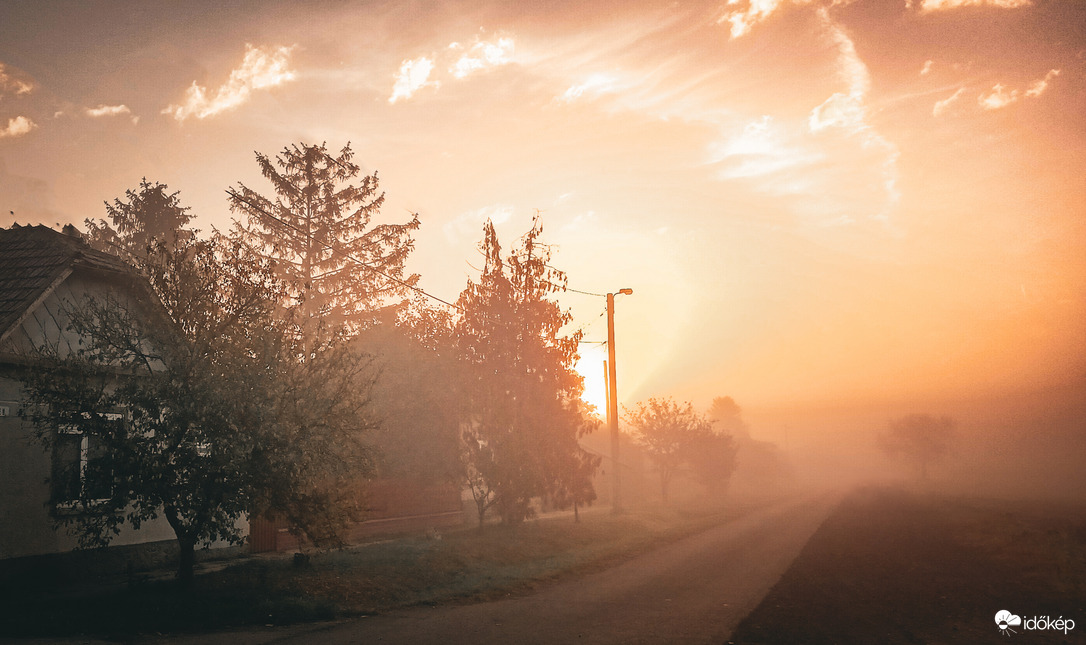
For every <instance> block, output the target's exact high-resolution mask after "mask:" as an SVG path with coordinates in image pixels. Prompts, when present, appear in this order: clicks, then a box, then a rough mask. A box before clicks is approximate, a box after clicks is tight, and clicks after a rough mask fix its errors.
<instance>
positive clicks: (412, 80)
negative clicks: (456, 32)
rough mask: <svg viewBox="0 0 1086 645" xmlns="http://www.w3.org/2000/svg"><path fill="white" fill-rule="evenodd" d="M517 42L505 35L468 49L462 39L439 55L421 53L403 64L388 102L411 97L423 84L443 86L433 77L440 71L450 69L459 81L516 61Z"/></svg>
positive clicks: (477, 43)
mask: <svg viewBox="0 0 1086 645" xmlns="http://www.w3.org/2000/svg"><path fill="white" fill-rule="evenodd" d="M515 50H516V42H515V41H514V40H513V38H511V37H508V36H502V37H499V38H494V39H492V40H479V39H476V41H475V42H474V43H473V44H472V45H471V46H470V47H467V48H466V49H465V46H464V45H463V44H461V43H459V42H452V43H449V45H448V46H447V47H445V48H444V49H443V50H442V51H440V52H438V53H437V54H430V55H425V56H419V57H418V58H413V59H411V60H405V61H403V62H402V63H400V69H399V71H398V72H397V73H396V74H395V76H394V79H395V80H394V81H393V85H392V94H391V95H390V96H389V97H388V102H389V103H396V102H397V101H400V100H406V99H410V98H411V97H412V96H414V95H415V93H416V92H418V91H419V90H420V89H422V88H424V87H435V88H436V87H440V86H441V79H439V78H433V80H431V78H432V77H434V75H435V74H437V73H438V70H441V69H447V72H448V74H449V76H450V77H451V80H454V81H458V80H463V79H465V78H467V77H468V76H471V75H473V74H475V73H477V72H480V71H482V70H485V69H489V68H492V67H500V66H503V65H508V64H510V63H512V62H514V53H515Z"/></svg>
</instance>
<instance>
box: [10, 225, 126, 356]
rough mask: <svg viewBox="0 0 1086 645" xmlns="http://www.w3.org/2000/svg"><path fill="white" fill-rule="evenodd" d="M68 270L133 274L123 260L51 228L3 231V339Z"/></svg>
mask: <svg viewBox="0 0 1086 645" xmlns="http://www.w3.org/2000/svg"><path fill="white" fill-rule="evenodd" d="M67 269H90V270H92V271H105V272H110V273H120V274H128V275H131V274H132V269H131V268H130V267H129V266H128V265H126V264H125V263H124V262H123V261H121V259H120V258H118V257H116V256H114V255H110V254H108V253H102V252H101V251H96V250H94V249H92V248H91V247H90V246H89V245H88V244H87V243H86V242H84V241H83V240H82V239H81V238H78V237H75V236H72V235H66V234H64V233H60V232H58V231H54V230H53V229H51V228H49V227H47V226H18V225H16V226H13V227H11V228H2V229H0V337H2V336H3V335H4V334H6V333H7V331H8V329H9V328H10V327H11V326H12V325H13V324H15V322H16V321H18V320H19V318H20V317H21V316H22V315H23V313H24V312H25V311H26V310H27V308H29V307H30V306H31V305H32V304H34V302H35V301H36V300H37V299H38V298H39V297H40V296H41V295H42V294H43V293H44V292H45V291H46V289H48V288H49V287H50V285H52V284H53V283H54V282H55V281H56V280H57V278H59V277H60V276H61V275H63V273H64V272H65V271H66V270H67Z"/></svg>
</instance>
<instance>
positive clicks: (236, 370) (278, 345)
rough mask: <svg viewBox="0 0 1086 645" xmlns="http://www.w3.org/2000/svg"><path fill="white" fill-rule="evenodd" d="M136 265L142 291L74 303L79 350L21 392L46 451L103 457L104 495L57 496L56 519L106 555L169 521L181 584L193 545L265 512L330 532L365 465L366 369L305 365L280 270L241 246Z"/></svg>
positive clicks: (48, 365)
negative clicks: (158, 521)
mask: <svg viewBox="0 0 1086 645" xmlns="http://www.w3.org/2000/svg"><path fill="white" fill-rule="evenodd" d="M137 260H138V264H137V266H138V269H139V271H140V273H142V275H143V277H144V278H145V281H141V280H138V279H136V278H135V277H134V279H133V284H132V285H131V288H130V289H129V290H127V291H126V292H124V293H110V294H107V295H105V296H103V297H98V298H93V299H91V298H88V299H87V300H85V301H84V302H81V303H73V304H72V305H71V306H70V307H69V308H68V312H67V313H68V316H69V318H70V320H71V325H70V331H71V333H72V334H74V335H75V336H76V337H78V338H79V339H80V342H81V347H80V348H79V349H78V350H77V351H76V352H74V353H73V354H72V355H62V354H61V353H60V352H59V350H58V348H57V347H52V348H50V347H44V348H42V349H41V358H42V359H43V361H42V362H41V364H40V365H39V366H38V367H37V368H36V369H34V370H33V371H31V372H30V373H29V374H28V378H27V380H26V383H25V389H26V392H27V395H28V398H27V404H26V406H25V407H24V410H23V413H24V414H25V415H26V416H29V417H30V418H31V420H32V421H33V422H34V424H35V427H36V430H37V436H38V438H39V439H40V440H41V441H42V442H43V443H44V444H45V445H46V446H47V447H53V446H54V445H55V444H56V442H57V441H58V439H59V438H61V437H62V436H63V435H64V434H65V433H78V434H79V435H81V436H84V437H86V441H87V443H88V444H91V445H96V446H98V447H99V448H100V451H99V452H98V453H97V454H99V455H101V457H100V459H98V460H97V461H96V467H97V468H98V470H99V474H100V475H102V476H101V477H99V479H98V483H99V484H100V485H96V486H90V485H84V486H81V487H76V489H77V490H76V491H75V492H77V493H78V495H77V496H78V499H75V500H72V499H70V498H68V499H60V498H59V497H60V495H59V493H60V492H64V493H65V495H63V497H66V498H67V497H69V495H70V494H71V493H72V492H73V491H72V488H71V487H68V490H66V491H59V490H58V487H56V486H54V493H55V494H56V497H57V498H55V499H54V500H53V502H54V503H55V504H58V505H59V506H58V508H60V509H61V510H64V509H65V508H66V509H67V512H61V513H60V514H59V515H58V521H59V522H61V523H63V524H67V525H69V526H70V527H72V528H73V529H74V530H75V531H76V533H77V534H78V536H79V539H80V542H81V544H82V545H84V546H100V545H105V544H107V543H108V542H109V541H110V540H111V539H112V538H113V537H114V536H115V535H116V534H117V533H118V532H119V530H120V528H121V526H122V525H123V524H124V523H125V522H128V523H130V524H132V525H133V526H134V527H136V528H139V526H140V525H141V524H142V523H144V522H147V521H149V520H152V519H154V518H157V517H160V516H161V517H165V519H166V520H167V521H168V522H169V524H170V526H171V527H172V528H173V530H174V532H175V534H176V537H177V540H178V544H179V546H180V549H181V551H180V552H181V557H180V561H179V565H178V575H179V578H180V579H181V581H182V582H183V583H186V582H187V581H189V580H191V576H192V564H193V549H194V548H195V546H197V545H205V546H206V545H209V544H210V543H212V542H214V541H217V540H224V541H227V542H234V543H237V542H240V541H241V540H242V539H243V535H242V533H241V531H240V530H239V528H238V520H239V519H240V518H242V517H243V516H244V515H245V514H247V513H249V512H251V511H253V510H254V509H258V510H261V511H268V512H271V511H273V510H274V511H277V512H282V513H285V514H287V515H288V516H289V517H291V519H292V520H294V521H295V522H296V523H297V524H298V525H299V526H301V527H303V528H304V529H305V530H306V531H307V533H308V534H310V535H311V536H312V537H313V538H314V539H316V540H321V539H329V536H334V527H335V526H337V525H338V524H341V523H342V521H343V519H344V516H345V514H346V513H347V511H345V510H344V508H343V507H342V506H341V505H337V504H335V503H334V502H336V501H337V500H338V499H339V498H340V497H342V495H341V493H340V492H339V491H341V490H342V489H343V488H342V486H341V485H340V482H342V481H343V480H344V479H345V477H346V473H347V472H350V473H352V474H354V473H357V472H358V468H359V467H360V466H361V467H362V468H363V469H364V467H365V466H366V463H367V462H366V458H367V456H368V455H367V450H366V448H365V445H364V444H363V442H362V441H361V435H360V432H361V431H362V430H364V429H365V428H366V427H367V426H368V424H367V423H366V420H365V417H364V411H365V408H366V403H367V401H366V393H367V392H368V381H367V379H368V378H369V375H368V364H367V362H366V358H365V357H364V356H360V355H353V354H350V353H343V352H340V351H339V350H340V349H341V348H340V347H337V346H334V345H332V344H331V343H328V344H326V345H325V346H321V347H316V348H314V351H312V352H311V353H310V354H309V355H308V356H307V357H305V360H302V358H301V357H302V354H301V352H299V351H298V348H297V347H295V346H294V344H295V343H296V341H295V340H294V339H293V336H292V335H290V334H287V333H284V331H285V327H286V326H285V325H284V323H283V322H282V321H280V320H276V319H274V318H273V317H272V315H271V314H272V312H273V308H274V306H275V303H276V302H277V300H278V299H279V294H280V289H279V288H278V283H277V282H276V281H275V280H274V278H273V276H272V272H271V268H270V267H269V265H268V264H267V263H266V262H264V261H262V260H260V259H259V258H255V257H253V256H252V255H250V254H247V253H246V252H245V250H244V249H243V248H242V247H241V246H240V245H238V244H231V243H229V242H227V241H225V240H223V239H222V238H221V237H218V236H215V237H212V238H210V239H199V238H197V237H195V236H175V237H174V240H173V243H171V244H167V243H165V242H164V241H162V240H159V239H157V238H156V239H153V240H152V241H151V243H150V244H149V246H148V247H147V253H146V255H145V256H144V257H142V258H137ZM117 415H120V419H119V420H120V422H118V418H117ZM58 428H59V429H60V431H59V432H58V430H57V429H58ZM89 465H90V464H88V466H89ZM88 481H89V480H88ZM103 482H104V485H102V484H103ZM69 502H74V503H69Z"/></svg>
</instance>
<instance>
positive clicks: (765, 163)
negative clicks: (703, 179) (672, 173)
mask: <svg viewBox="0 0 1086 645" xmlns="http://www.w3.org/2000/svg"><path fill="white" fill-rule="evenodd" d="M822 159H823V155H821V154H818V153H816V152H813V151H809V150H804V149H803V148H802V147H800V145H799V144H798V143H797V141H796V140H795V137H794V136H793V135H792V134H791V133H789V132H788V131H787V129H786V128H785V127H783V126H781V125H780V124H778V123H777V122H776V121H775V120H774V119H773V117H771V116H769V115H763V116H762V117H761V118H760V119H758V120H756V121H751V122H750V123H747V124H746V125H745V126H743V129H742V130H741V131H740V132H738V133H736V134H734V135H731V136H726V137H725V138H724V139H723V140H721V141H719V142H717V143H715V144H712V145H711V146H710V148H709V163H713V164H719V165H720V168H719V171H718V177H719V178H720V179H758V178H763V179H764V178H768V177H770V176H772V175H776V174H778V173H781V172H785V171H788V170H791V169H793V168H796V167H802V166H810V165H812V164H815V163H818V162H819V161H821V160H822ZM766 187H767V188H768V189H770V190H771V192H792V191H790V190H789V189H788V188H787V186H782V184H780V183H778V182H772V187H770V186H769V185H767V186H766Z"/></svg>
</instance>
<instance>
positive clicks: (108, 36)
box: [0, 0, 1086, 439]
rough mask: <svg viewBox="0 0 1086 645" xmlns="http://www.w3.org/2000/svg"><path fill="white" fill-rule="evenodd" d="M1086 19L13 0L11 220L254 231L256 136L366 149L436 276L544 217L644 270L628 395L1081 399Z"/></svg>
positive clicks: (941, 0)
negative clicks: (180, 224) (150, 191)
mask: <svg viewBox="0 0 1086 645" xmlns="http://www.w3.org/2000/svg"><path fill="white" fill-rule="evenodd" d="M1084 35H1086V6H1084V5H1083V4H1082V3H1080V2H1074V1H1070V0H1067V1H1051V2H1041V1H1037V2H1030V1H1029V0H910V1H906V0H901V1H900V2H875V1H873V0H854V1H841V0H834V1H832V2H831V1H829V0H813V1H803V2H789V1H788V0H767V1H758V2H750V3H748V2H746V1H744V0H740V1H738V2H728V3H725V2H691V3H673V4H668V5H665V4H663V3H650V2H641V3H633V2H621V3H618V2H591V1H589V2H584V1H578V2H569V3H565V2H533V3H500V2H471V3H445V2H442V3H438V2H415V3H396V2H383V3H382V2H373V3H365V4H357V5H347V4H346V3H339V2H324V3H285V2H271V3H269V2H260V3H257V2H226V3H223V2H214V3H210V2H206V3H185V4H184V5H180V4H174V5H165V6H164V5H157V4H155V5H152V4H147V3H142V2H115V3H108V4H103V3H86V2H50V3H46V4H44V5H43V4H39V3H5V5H4V7H3V8H2V9H0V65H2V67H0V212H2V213H3V215H2V217H0V220H2V222H0V223H2V224H3V225H4V226H10V224H11V223H12V221H16V222H19V223H20V224H26V223H32V224H33V223H45V224H50V225H54V224H64V223H68V222H72V223H76V224H81V223H82V221H83V219H84V218H87V217H92V218H98V217H102V216H103V215H104V208H103V205H102V202H103V201H106V200H112V199H114V198H115V197H119V196H121V195H123V193H124V191H125V190H126V189H129V188H133V187H136V186H137V185H138V183H139V180H140V178H141V177H147V178H148V179H149V180H151V181H160V182H163V183H166V184H168V185H169V187H170V188H171V189H172V190H178V191H180V193H181V201H182V203H183V204H185V205H188V206H190V207H191V208H192V209H193V212H194V213H195V214H196V216H197V222H198V223H199V224H200V226H201V227H202V228H204V229H205V230H206V229H210V228H211V227H213V226H214V227H218V228H226V227H228V226H229V221H230V217H231V215H230V213H229V211H228V208H227V202H226V195H225V192H224V191H225V189H226V188H227V187H228V186H230V185H233V184H236V183H237V182H239V181H240V182H244V183H245V184H247V185H251V186H257V187H263V186H265V184H264V183H262V182H264V180H263V179H262V178H261V177H259V175H258V170H257V166H256V164H255V162H254V160H253V152H254V151H260V152H262V153H266V154H274V153H276V152H278V151H279V150H281V149H282V148H283V147H284V146H286V145H288V144H290V143H292V142H298V141H305V142H320V141H327V142H328V144H329V147H330V148H335V149H338V148H339V147H341V146H342V145H343V144H344V143H346V142H347V141H350V142H351V143H352V147H353V148H354V149H355V151H356V152H357V157H356V160H358V161H359V162H360V163H361V165H362V166H363V169H364V170H365V171H373V170H376V171H378V173H379V176H380V178H381V181H382V187H383V189H384V190H385V191H386V193H387V201H386V204H385V207H384V209H383V214H382V218H383V219H384V220H386V221H403V220H406V219H407V218H408V217H409V213H410V212H418V213H419V216H420V219H421V221H422V228H421V230H420V231H419V232H418V234H417V237H416V240H417V243H416V249H415V252H414V254H413V256H412V258H411V259H410V261H409V268H410V269H412V270H414V271H416V272H418V273H420V274H421V276H422V281H421V286H422V287H423V288H424V289H426V290H427V291H428V292H430V293H432V294H434V295H437V296H439V297H441V298H443V299H445V300H449V301H454V300H455V299H456V296H457V294H458V293H459V292H460V290H461V289H463V287H464V285H465V284H466V282H467V279H468V277H469V276H472V275H476V273H477V272H476V269H475V268H473V265H474V266H475V267H477V266H479V263H480V262H481V257H480V256H479V255H478V252H477V250H476V245H477V243H478V241H479V239H480V237H481V231H482V223H483V221H484V220H485V219H486V218H490V219H492V220H493V221H494V222H495V224H496V225H497V227H498V231H499V234H500V235H501V236H503V239H504V240H505V241H506V244H508V243H510V242H512V240H513V239H514V238H516V237H519V236H520V235H522V234H523V233H524V232H525V231H526V230H527V229H528V226H529V223H530V221H531V218H532V216H533V215H534V214H535V213H536V212H537V211H539V212H540V213H541V214H542V218H543V222H544V227H545V238H546V240H547V241H548V242H550V243H552V244H554V245H556V247H557V252H556V255H555V261H554V264H555V265H556V266H558V267H559V268H561V269H563V270H565V271H567V273H568V276H569V286H570V287H571V288H573V289H576V290H579V291H586V292H591V293H605V292H614V291H617V290H618V289H620V288H624V287H630V288H633V289H634V292H635V293H634V295H633V296H629V297H621V298H619V299H618V303H617V330H618V338H617V341H616V347H617V349H618V352H619V359H618V382H619V394H620V401H621V402H622V403H623V404H625V405H629V404H631V403H632V402H634V401H638V400H642V399H645V398H647V397H649V396H656V395H672V396H675V397H676V398H678V399H682V400H693V401H695V403H696V404H698V405H699V406H701V407H704V406H707V405H708V403H709V401H710V400H711V399H712V398H713V397H714V396H720V395H725V394H726V395H730V396H733V397H734V398H735V399H736V400H737V401H739V402H740V403H741V404H742V405H743V406H744V409H747V410H758V409H762V410H771V409H779V408H780V407H781V406H785V405H793V404H804V405H807V404H815V403H818V404H823V403H826V402H832V403H834V404H842V405H843V404H849V405H852V404H860V403H865V404H866V403H886V402H891V403H893V404H894V405H905V404H908V403H912V402H921V401H923V402H928V401H936V400H960V399H970V398H971V399H977V398H979V397H994V396H1002V395H1003V394H1005V393H1012V392H1028V391H1034V390H1040V389H1045V388H1054V387H1064V388H1072V389H1076V388H1077V391H1081V390H1082V384H1083V379H1084V378H1086V347H1084V340H1083V339H1086V329H1084V326H1086V325H1084V321H1086V316H1084V313H1086V311H1084V308H1086V300H1084V298H1083V293H1084V292H1086V291H1084V289H1086V256H1084V254H1083V251H1082V249H1083V248H1084V242H1086V217H1084V215H1086V212H1084V201H1083V196H1084V192H1086V191H1084V188H1086V184H1084V177H1086V174H1084V173H1083V168H1084V161H1086V159H1084V153H1086V136H1084V135H1086V120H1084V119H1083V118H1082V115H1083V114H1086V44H1084V43H1086V38H1084ZM563 303H564V304H565V305H566V306H568V307H570V308H571V309H572V311H573V313H574V317H575V326H576V327H578V328H583V329H584V330H585V334H586V340H589V341H602V340H604V339H605V338H606V323H605V319H604V318H602V317H601V315H600V314H601V313H602V312H603V307H604V300H603V298H601V297H596V296H590V295H585V294H582V293H576V292H569V293H567V294H565V295H564V296H563ZM584 348H585V349H584V360H583V362H582V371H583V373H584V374H585V375H586V377H587V380H588V386H589V394H588V396H589V397H590V398H594V400H595V401H596V402H598V401H599V400H600V394H599V392H600V389H601V381H602V374H603V369H602V365H601V361H602V360H603V358H604V352H603V351H602V348H601V347H600V346H596V345H585V346H584ZM766 414H769V413H768V412H767V413H766ZM770 417H771V415H770V416H767V417H766V418H767V419H768V418H770ZM876 417H877V418H876V419H875V421H876V422H877V423H881V422H882V421H884V420H885V415H883V416H878V415H876ZM770 425H772V424H770ZM780 425H782V426H786V425H787V423H785V422H781V424H780ZM774 427H776V426H774ZM781 433H786V430H782V431H781ZM781 433H778V434H777V435H776V438H778V439H779V438H781V437H782V434H781Z"/></svg>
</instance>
